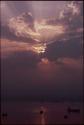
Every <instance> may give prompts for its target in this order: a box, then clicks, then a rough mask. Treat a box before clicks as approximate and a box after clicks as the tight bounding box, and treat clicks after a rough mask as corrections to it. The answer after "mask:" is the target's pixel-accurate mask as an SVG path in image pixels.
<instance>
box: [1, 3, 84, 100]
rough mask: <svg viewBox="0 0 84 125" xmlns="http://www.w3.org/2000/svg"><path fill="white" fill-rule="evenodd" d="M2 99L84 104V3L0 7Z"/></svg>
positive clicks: (24, 4)
mask: <svg viewBox="0 0 84 125" xmlns="http://www.w3.org/2000/svg"><path fill="white" fill-rule="evenodd" d="M0 23H1V85H2V97H5V96H7V99H8V100H24V101H25V100H26V101H50V102H52V101H81V100H82V98H83V70H82V69H83V59H82V58H83V3H82V1H1V20H0Z"/></svg>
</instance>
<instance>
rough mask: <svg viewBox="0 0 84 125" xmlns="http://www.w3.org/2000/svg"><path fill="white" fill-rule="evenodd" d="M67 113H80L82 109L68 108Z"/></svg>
mask: <svg viewBox="0 0 84 125" xmlns="http://www.w3.org/2000/svg"><path fill="white" fill-rule="evenodd" d="M67 112H68V113H80V109H77V108H70V107H68V108H67Z"/></svg>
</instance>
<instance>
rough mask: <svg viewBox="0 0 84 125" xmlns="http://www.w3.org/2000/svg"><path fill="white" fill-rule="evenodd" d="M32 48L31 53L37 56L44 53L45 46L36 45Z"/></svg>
mask: <svg viewBox="0 0 84 125" xmlns="http://www.w3.org/2000/svg"><path fill="white" fill-rule="evenodd" d="M32 48H33V51H34V52H36V53H38V54H40V53H44V52H45V50H46V44H36V45H34V46H33V47H32Z"/></svg>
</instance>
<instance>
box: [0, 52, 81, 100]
mask: <svg viewBox="0 0 84 125" xmlns="http://www.w3.org/2000/svg"><path fill="white" fill-rule="evenodd" d="M54 62H55V60H54ZM80 67H81V66H80V63H79V62H77V61H76V60H75V59H67V58H66V59H64V61H62V63H57V62H56V63H53V61H50V62H48V64H46V63H45V62H42V61H41V58H40V57H39V56H37V55H36V54H35V53H32V52H20V53H18V52H17V53H15V54H14V55H13V56H10V57H9V58H4V59H2V84H4V85H6V87H7V88H6V89H7V96H8V99H9V98H11V97H12V98H13V99H14V98H16V99H23V100H28V101H32V100H33V101H34V100H35V101H37V100H39V101H60V100H61V101H62V100H68V101H72V100H74V101H76V100H77V101H78V100H80V99H81V98H80V97H81V89H82V70H81V68H80ZM75 86H76V87H75ZM4 89H5V88H4Z"/></svg>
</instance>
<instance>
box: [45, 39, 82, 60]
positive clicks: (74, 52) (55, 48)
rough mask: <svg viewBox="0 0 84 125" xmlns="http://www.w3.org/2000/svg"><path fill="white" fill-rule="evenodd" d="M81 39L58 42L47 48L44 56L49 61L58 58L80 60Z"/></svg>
mask: <svg viewBox="0 0 84 125" xmlns="http://www.w3.org/2000/svg"><path fill="white" fill-rule="evenodd" d="M81 41H82V38H80V37H79V38H72V39H70V40H67V41H66V42H63V41H60V42H59V41H58V42H54V43H52V44H51V45H48V46H47V49H46V52H45V53H44V56H45V57H47V58H48V59H49V60H55V59H56V58H58V57H69V58H80V57H81V56H82V55H83V45H82V42H81Z"/></svg>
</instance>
